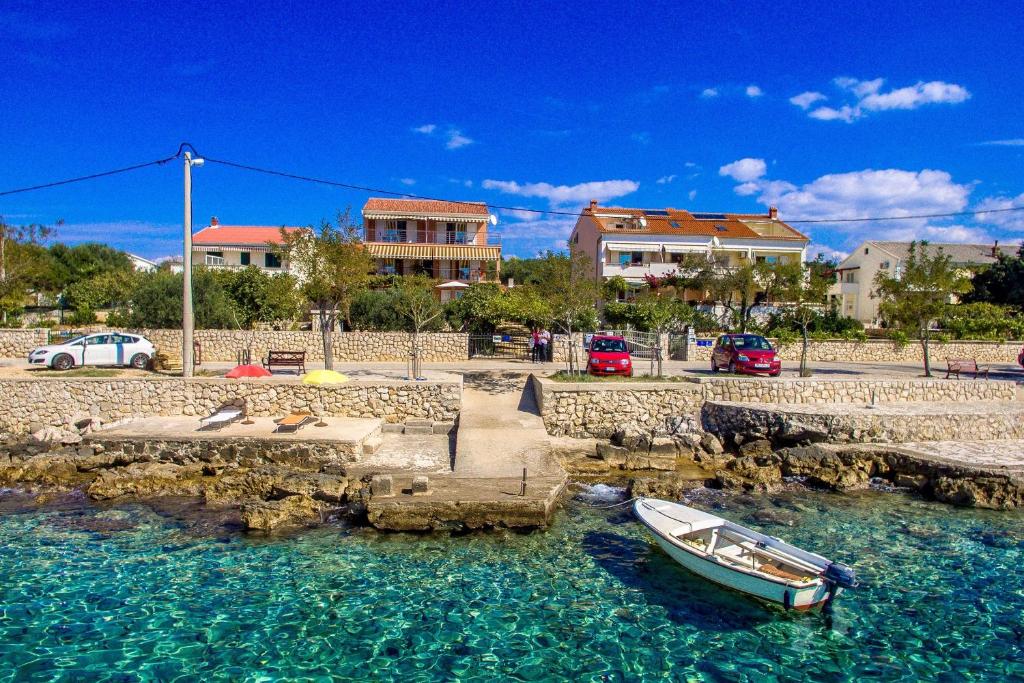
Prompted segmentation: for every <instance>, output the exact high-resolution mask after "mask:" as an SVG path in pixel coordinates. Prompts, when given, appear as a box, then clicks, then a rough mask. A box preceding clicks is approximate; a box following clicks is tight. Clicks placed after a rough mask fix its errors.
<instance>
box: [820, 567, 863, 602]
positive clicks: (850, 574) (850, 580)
mask: <svg viewBox="0 0 1024 683" xmlns="http://www.w3.org/2000/svg"><path fill="white" fill-rule="evenodd" d="M821 578H822V579H823V580H824V581H825V583H827V584H828V599H827V600H825V609H827V610H830V609H831V608H832V601H833V600H835V597H836V593H838V592H839V589H840V588H856V587H857V586H859V585H860V582H858V581H857V572H855V571H854V570H853V567H848V566H847V565H845V564H840V563H839V562H833V563H832V564H830V565H829V566H827V567H825V571H824V572H822V574H821Z"/></svg>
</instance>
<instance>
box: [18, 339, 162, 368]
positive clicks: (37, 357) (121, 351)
mask: <svg viewBox="0 0 1024 683" xmlns="http://www.w3.org/2000/svg"><path fill="white" fill-rule="evenodd" d="M155 353H156V347H155V346H153V344H152V342H150V341H149V340H148V339H146V338H145V337H141V336H139V335H137V334H125V333H122V332H99V333H97V334H86V335H82V336H81V337H75V338H74V339H69V340H68V341H66V342H64V343H62V344H50V345H49V346H40V347H39V348H37V349H32V351H31V352H30V353H29V354H28V362H29V363H30V364H32V365H44V366H47V367H51V368H53V369H55V370H70V369H71V368H73V367H75V366H76V365H78V366H81V365H130V366H131V367H133V368H137V369H139V370H145V369H146V368H148V367H149V363H150V361H151V360H152V359H153V354H155Z"/></svg>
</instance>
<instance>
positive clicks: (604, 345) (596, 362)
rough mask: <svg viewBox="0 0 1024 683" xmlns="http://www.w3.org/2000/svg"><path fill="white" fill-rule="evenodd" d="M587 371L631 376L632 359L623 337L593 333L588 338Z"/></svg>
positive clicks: (592, 373)
mask: <svg viewBox="0 0 1024 683" xmlns="http://www.w3.org/2000/svg"><path fill="white" fill-rule="evenodd" d="M587 372H588V373H589V374H591V375H622V376H624V377H632V376H633V361H632V359H631V358H630V357H629V346H627V345H626V339H625V337H618V336H611V335H596V334H595V335H594V336H593V337H592V338H591V340H590V349H589V355H588V356H587Z"/></svg>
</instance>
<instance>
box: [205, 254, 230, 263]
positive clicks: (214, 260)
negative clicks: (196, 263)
mask: <svg viewBox="0 0 1024 683" xmlns="http://www.w3.org/2000/svg"><path fill="white" fill-rule="evenodd" d="M227 264H228V262H227V261H226V260H225V259H224V257H223V256H213V255H211V254H207V255H206V265H208V266H226V265H227Z"/></svg>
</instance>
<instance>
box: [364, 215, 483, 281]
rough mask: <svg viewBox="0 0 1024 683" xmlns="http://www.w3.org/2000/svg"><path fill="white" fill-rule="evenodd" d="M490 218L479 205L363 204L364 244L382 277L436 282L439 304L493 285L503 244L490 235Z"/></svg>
mask: <svg viewBox="0 0 1024 683" xmlns="http://www.w3.org/2000/svg"><path fill="white" fill-rule="evenodd" d="M496 222H497V221H496V219H494V218H493V217H492V216H491V215H490V213H489V212H488V210H487V205H486V204H484V203H482V202H449V201H439V200H426V199H380V198H376V197H373V198H371V199H369V200H368V201H367V202H366V205H365V206H363V226H364V231H365V236H364V242H365V244H366V248H367V250H368V251H369V252H370V254H372V255H373V256H374V258H376V259H377V269H378V272H379V273H381V274H390V275H418V274H422V275H427V276H429V277H432V278H435V279H437V280H440V281H441V282H440V284H439V285H438V294H439V296H440V298H441V300H442V301H447V300H448V299H451V298H454V297H457V296H458V295H459V293H460V292H461V291H462V290H463V289H465V286H466V285H469V284H470V283H473V282H490V281H494V282H496V281H497V279H498V275H499V270H500V266H501V241H500V239H499V238H498V237H497V236H495V235H490V234H488V227H489V226H490V225H493V224H495V223H496Z"/></svg>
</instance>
